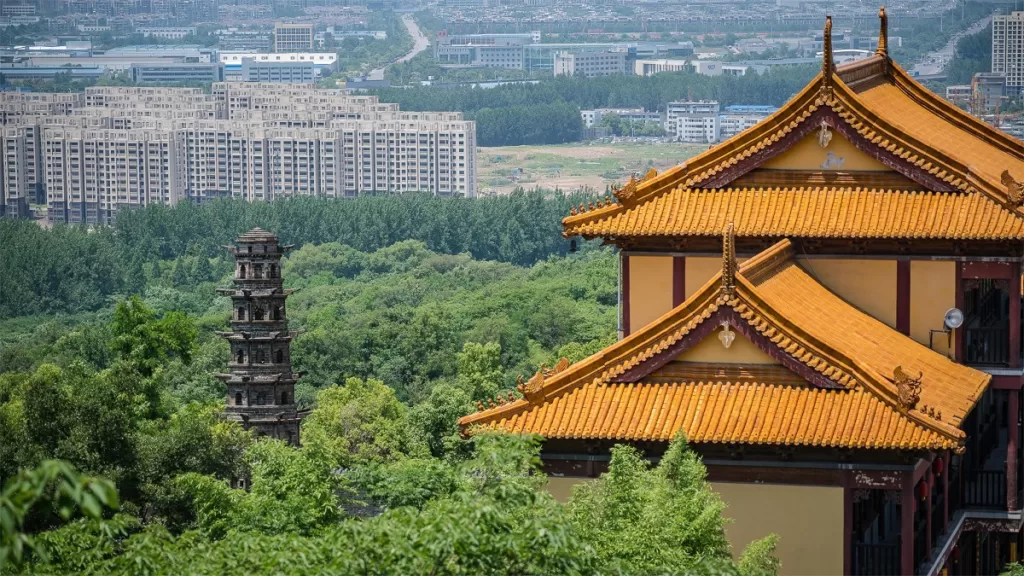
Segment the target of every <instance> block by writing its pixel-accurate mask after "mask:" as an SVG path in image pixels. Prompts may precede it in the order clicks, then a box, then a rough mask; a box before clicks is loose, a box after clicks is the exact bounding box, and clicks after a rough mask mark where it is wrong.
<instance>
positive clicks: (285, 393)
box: [281, 392, 288, 404]
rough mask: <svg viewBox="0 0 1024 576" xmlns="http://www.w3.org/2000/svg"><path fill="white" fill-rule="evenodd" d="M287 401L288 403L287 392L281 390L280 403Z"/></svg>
mask: <svg viewBox="0 0 1024 576" xmlns="http://www.w3.org/2000/svg"><path fill="white" fill-rule="evenodd" d="M287 403H288V393H287V392H281V404H287Z"/></svg>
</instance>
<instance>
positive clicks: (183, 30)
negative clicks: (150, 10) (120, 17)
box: [135, 26, 196, 40]
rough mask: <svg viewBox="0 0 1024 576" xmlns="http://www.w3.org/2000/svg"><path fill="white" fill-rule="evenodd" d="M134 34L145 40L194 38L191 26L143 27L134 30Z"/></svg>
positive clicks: (194, 32)
mask: <svg viewBox="0 0 1024 576" xmlns="http://www.w3.org/2000/svg"><path fill="white" fill-rule="evenodd" d="M135 33H136V34H142V35H143V36H145V37H146V38H164V39H167V40H180V39H182V38H184V37H186V36H195V35H196V29H195V28H194V27H192V26H143V27H141V28H136V29H135Z"/></svg>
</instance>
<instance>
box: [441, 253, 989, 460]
mask: <svg viewBox="0 0 1024 576" xmlns="http://www.w3.org/2000/svg"><path fill="white" fill-rule="evenodd" d="M726 237H727V236H726ZM726 254H728V248H727V247H726ZM769 272H770V273H769ZM725 284H726V282H724V276H723V273H722V272H719V273H718V274H716V275H715V277H714V278H712V279H711V280H709V281H708V283H707V284H705V285H704V286H703V287H702V288H701V289H700V290H698V291H697V292H696V293H695V294H693V295H692V296H690V298H688V299H686V301H684V302H683V303H682V304H680V305H679V306H677V307H676V308H675V309H673V310H671V311H670V312H668V313H666V314H665V315H663V316H662V317H660V318H658V319H657V320H655V321H654V322H652V323H651V324H649V325H648V326H646V327H644V328H642V329H641V330H639V331H637V332H635V333H634V334H632V335H631V336H629V337H627V338H624V339H622V340H620V341H618V342H616V343H615V344H612V345H611V346H609V347H608V348H606V349H605V350H602V351H601V352H599V353H597V354H595V355H593V356H591V357H589V358H587V359H585V360H583V361H581V362H577V363H576V364H573V365H572V366H569V367H568V368H566V369H565V370H564V371H562V372H560V373H558V374H555V375H553V376H552V377H551V378H550V380H547V381H542V383H541V385H540V386H539V387H538V388H537V389H535V390H533V391H532V392H529V393H527V394H526V397H525V398H524V399H521V400H517V401H515V402H512V403H510V404H505V405H503V406H496V407H494V408H491V409H488V410H485V411H482V412H478V413H476V414H472V415H469V416H466V417H463V418H462V419H460V421H459V422H460V425H462V426H463V428H464V430H465V429H467V428H468V427H472V426H475V425H490V426H502V427H504V425H503V424H502V423H508V422H512V421H513V420H515V419H516V418H517V417H519V416H521V415H523V414H525V413H530V412H534V411H536V410H537V409H539V408H540V407H545V406H549V405H551V404H552V403H561V405H565V403H566V402H567V400H566V398H568V397H576V396H578V394H579V393H580V392H579V391H580V390H581V389H584V388H586V389H587V390H594V388H593V387H595V386H596V387H597V389H598V390H599V389H601V387H603V386H613V385H618V384H616V383H621V384H622V385H625V384H626V382H620V380H622V379H623V378H626V379H627V380H630V379H632V378H638V379H639V380H637V381H635V382H634V383H638V382H639V383H642V382H643V380H644V378H645V375H649V374H650V370H654V369H657V367H658V366H660V365H664V362H667V361H668V360H671V356H672V355H674V354H678V353H679V352H677V350H678V351H681V350H683V349H684V348H680V346H686V345H687V342H688V340H686V338H687V336H688V335H690V334H691V333H695V334H710V333H712V332H713V331H714V329H715V328H716V327H717V326H714V325H710V324H708V323H707V322H708V320H711V319H712V318H722V317H723V316H721V314H725V316H724V318H726V320H725V321H726V322H729V323H730V324H731V325H734V326H737V327H738V328H741V327H740V326H738V325H737V324H735V323H736V322H739V323H742V324H743V325H744V326H746V327H748V328H749V329H751V330H753V332H749V333H748V332H745V334H748V335H749V336H750V337H752V338H753V337H754V335H755V334H756V335H757V337H758V338H762V339H764V342H770V347H769V348H770V350H769V349H766V351H772V350H774V351H775V352H774V354H780V355H781V356H778V358H780V359H782V360H783V363H784V365H787V366H789V367H790V368H793V367H795V366H802V367H804V368H803V370H804V371H805V372H806V371H807V370H808V369H809V370H810V371H809V372H806V373H807V374H811V375H815V376H813V378H811V381H812V382H824V383H831V384H830V385H828V386H825V389H829V388H833V389H831V390H828V391H829V392H830V393H831V392H841V391H842V390H843V389H846V390H860V391H862V392H864V393H866V394H868V395H870V396H871V397H872V398H873V399H874V400H873V401H874V402H878V403H880V405H884V406H887V407H888V410H892V411H895V412H898V413H899V414H900V417H901V418H903V419H904V421H905V422H906V425H907V426H909V427H910V428H907V429H908V430H914V431H915V432H914V434H916V435H917V436H915V437H917V438H920V437H923V436H929V437H930V438H931V440H930V441H932V442H934V443H937V444H938V445H942V446H943V447H945V448H958V447H960V446H961V445H962V442H963V440H964V434H963V432H962V431H960V430H959V428H958V426H959V424H960V422H961V421H962V419H963V417H964V416H966V414H967V413H968V412H969V411H970V409H971V408H972V407H973V405H974V403H975V402H976V401H977V399H978V398H980V396H981V393H982V392H983V391H984V389H985V387H986V386H987V385H988V382H989V381H990V379H991V377H990V376H989V375H987V374H984V373H982V372H978V371H976V370H973V369H971V368H967V367H965V366H961V365H959V364H956V363H953V362H951V361H950V360H949V359H947V358H946V357H944V356H942V355H941V354H938V353H937V352H934V351H932V350H930V349H928V348H927V347H925V346H922V345H920V344H918V343H917V342H916V341H914V340H911V339H910V338H909V337H907V336H905V335H903V334H900V333H898V332H896V331H895V330H893V329H892V328H891V327H889V326H887V325H885V324H882V323H881V322H879V321H877V320H875V319H874V318H871V317H870V316H868V315H867V314H865V313H863V312H861V311H859V310H857V309H855V308H853V307H852V306H851V305H849V304H848V303H846V302H845V301H844V300H842V299H841V298H839V297H838V296H836V295H835V294H833V293H831V292H830V291H828V289H826V288H825V287H824V286H822V285H821V284H819V283H818V282H817V281H816V280H814V279H813V278H812V277H811V276H810V275H809V274H807V273H806V272H804V271H803V269H802V268H801V267H800V266H798V265H797V264H796V262H795V258H794V255H793V251H792V246H791V244H790V243H789V241H788V240H784V241H781V242H779V243H777V244H776V245H774V246H772V247H771V248H769V249H768V250H766V251H764V252H762V253H761V254H759V255H757V256H755V257H754V258H753V259H751V260H750V261H748V262H747V263H745V264H744V265H743V266H742V267H740V270H739V273H738V274H737V275H736V277H735V285H734V287H733V293H732V294H731V295H727V294H726V293H724V292H723V291H722V289H721V287H722V286H724V285H725ZM716 322H717V321H716ZM743 329H744V330H746V328H743ZM709 330H710V332H709ZM695 337H696V336H695ZM703 337H705V336H700V338H703ZM689 345H692V343H691V344H689ZM765 345H767V344H765ZM659 363H660V364H659ZM645 366H651V368H650V370H648V369H647V368H645ZM898 367H899V368H900V369H901V370H902V369H903V367H906V370H907V371H913V372H917V371H920V372H921V374H922V382H923V383H922V386H921V392H920V398H919V399H920V404H919V405H918V403H917V402H914V403H913V404H906V403H903V402H902V401H901V397H902V394H901V389H900V385H899V383H898V382H897V371H896V369H897V368H898ZM907 373H910V372H907ZM807 377H810V376H807ZM630 381H631V380H630ZM820 386H821V384H820V383H819V385H818V387H819V388H820ZM836 386H839V387H841V388H834V387H836ZM588 393H589V392H588ZM595 393H596V392H595ZM940 413H941V416H940ZM565 424H566V425H571V424H572V423H571V422H567V423H565ZM530 427H532V425H530V426H527V428H530ZM522 431H531V430H528V429H526V428H524V429H522ZM591 432H594V431H591ZM594 433H597V434H605V433H607V431H604V430H601V431H598V432H594ZM904 440H906V439H904ZM901 442H902V441H901ZM907 442H909V440H907ZM908 445H909V444H906V443H905V442H904V443H902V444H897V445H895V446H890V447H900V446H903V447H905V446H908Z"/></svg>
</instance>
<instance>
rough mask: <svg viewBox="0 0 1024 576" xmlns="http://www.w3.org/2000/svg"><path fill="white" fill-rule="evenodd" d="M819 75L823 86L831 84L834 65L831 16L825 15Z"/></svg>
mask: <svg viewBox="0 0 1024 576" xmlns="http://www.w3.org/2000/svg"><path fill="white" fill-rule="evenodd" d="M821 50H822V52H821V76H822V78H823V79H824V81H825V86H831V85H832V72H833V70H834V68H835V65H834V64H833V62H832V17H831V16H825V34H824V36H823V37H822V42H821Z"/></svg>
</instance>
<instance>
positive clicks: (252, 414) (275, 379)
mask: <svg viewBox="0 0 1024 576" xmlns="http://www.w3.org/2000/svg"><path fill="white" fill-rule="evenodd" d="M225 248H226V249H227V250H228V252H230V253H231V254H232V255H233V256H234V257H235V281H234V283H235V285H234V287H233V288H222V289H219V290H217V291H218V292H219V293H221V294H225V295H227V296H230V297H231V310H232V314H231V332H218V333H217V334H218V335H219V336H221V337H223V338H225V339H226V340H227V341H228V342H229V343H230V344H231V359H230V360H229V361H228V369H229V370H230V372H229V373H227V374H218V375H217V377H218V378H219V379H221V380H223V381H224V383H225V384H227V398H226V404H227V405H226V407H225V413H226V415H227V417H228V418H229V419H231V420H234V421H236V422H239V423H241V424H242V426H243V427H244V428H245V429H246V430H250V429H252V430H255V432H256V434H257V435H258V436H269V437H271V438H278V439H281V440H285V441H287V442H288V443H289V444H293V445H298V443H299V421H300V420H301V418H302V416H303V415H304V414H303V413H300V412H298V411H297V410H296V407H295V381H296V380H298V379H299V377H300V376H301V374H299V373H296V372H292V357H291V341H292V338H294V337H295V335H296V333H295V332H290V331H288V317H287V311H286V309H285V300H286V299H287V298H288V295H289V294H290V293H291V290H286V289H284V288H283V280H282V279H281V256H283V255H284V254H285V252H287V251H288V250H290V249H291V246H282V245H281V244H280V242H279V241H278V238H277V236H274V235H273V234H271V233H270V232H266V231H264V230H261V229H259V228H254V229H252V230H251V231H249V232H247V233H245V234H243V235H241V236H239V237H238V239H237V240H236V241H235V245H234V246H225Z"/></svg>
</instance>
